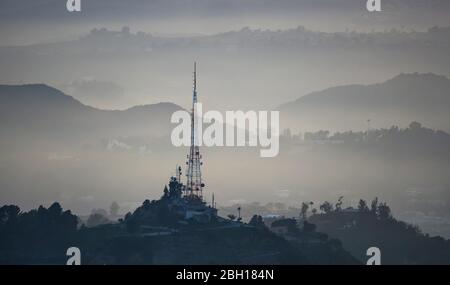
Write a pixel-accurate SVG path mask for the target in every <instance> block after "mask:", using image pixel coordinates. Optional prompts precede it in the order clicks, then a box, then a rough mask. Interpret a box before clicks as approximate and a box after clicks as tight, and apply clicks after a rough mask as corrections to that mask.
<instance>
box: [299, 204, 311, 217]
mask: <svg viewBox="0 0 450 285" xmlns="http://www.w3.org/2000/svg"><path fill="white" fill-rule="evenodd" d="M308 209H309V203H305V202H303V203H302V208H301V210H300V217H301V218H302V219H303V220H306V219H307V218H308Z"/></svg>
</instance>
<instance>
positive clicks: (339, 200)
mask: <svg viewBox="0 0 450 285" xmlns="http://www.w3.org/2000/svg"><path fill="white" fill-rule="evenodd" d="M343 200H344V196H340V197H339V199H338V201H337V203H336V205H335V209H336V211H337V212H339V211H341V210H342V204H343Z"/></svg>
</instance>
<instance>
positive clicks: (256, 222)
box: [248, 215, 266, 228]
mask: <svg viewBox="0 0 450 285" xmlns="http://www.w3.org/2000/svg"><path fill="white" fill-rule="evenodd" d="M248 224H249V225H251V226H254V227H257V228H265V227H266V224H264V221H263V218H262V217H261V216H259V215H253V217H252V218H251V219H250V222H248Z"/></svg>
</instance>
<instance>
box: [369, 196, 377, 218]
mask: <svg viewBox="0 0 450 285" xmlns="http://www.w3.org/2000/svg"><path fill="white" fill-rule="evenodd" d="M377 211H378V197H375V199H373V200H372V203H371V204H370V212H371V213H372V214H373V215H377Z"/></svg>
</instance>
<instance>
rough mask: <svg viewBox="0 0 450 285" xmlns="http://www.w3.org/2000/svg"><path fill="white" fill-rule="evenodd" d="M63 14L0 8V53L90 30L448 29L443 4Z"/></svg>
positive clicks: (205, 4) (269, 2) (22, 4)
mask: <svg viewBox="0 0 450 285" xmlns="http://www.w3.org/2000/svg"><path fill="white" fill-rule="evenodd" d="M81 1H82V2H81V3H82V12H81V13H69V12H67V10H66V5H65V1H64V0H34V1H24V0H1V1H0V38H1V41H0V43H1V45H3V46H4V45H24V44H31V43H42V42H49V41H60V40H68V39H73V38H74V37H77V36H79V35H81V34H83V33H85V32H86V30H90V29H91V28H92V27H99V26H106V27H108V28H120V27H122V26H124V25H128V26H131V27H133V29H137V30H142V31H146V32H151V33H155V34H171V35H180V34H211V33H217V32H223V31H228V30H234V29H240V28H242V27H244V26H249V27H252V28H262V29H287V28H292V27H296V26H298V25H303V26H306V27H307V28H310V29H313V30H321V31H329V32H332V31H344V30H346V29H350V30H357V31H372V30H375V31H380V30H385V29H391V28H398V29H402V28H404V29H417V30H423V29H427V28H429V27H431V26H434V25H438V26H448V25H450V16H449V13H450V12H449V11H450V2H449V1H446V0H426V1H424V0H382V9H383V11H382V12H379V13H369V12H368V11H367V10H366V3H365V1H364V0H276V1H275V0H169V1H167V0H151V1H143V0H130V1H121V0H81Z"/></svg>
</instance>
